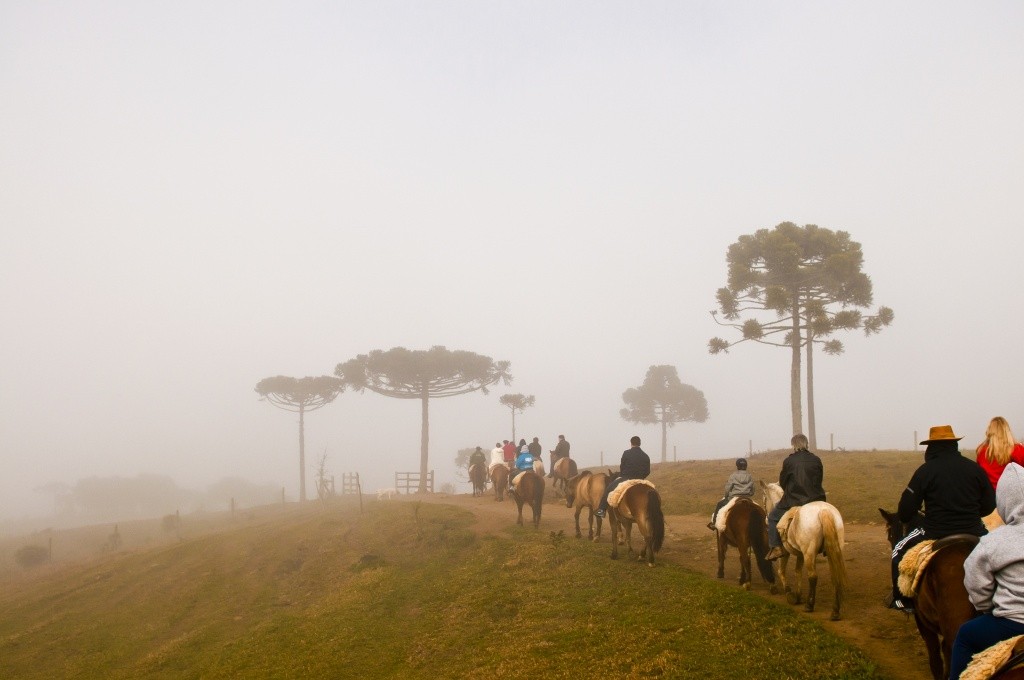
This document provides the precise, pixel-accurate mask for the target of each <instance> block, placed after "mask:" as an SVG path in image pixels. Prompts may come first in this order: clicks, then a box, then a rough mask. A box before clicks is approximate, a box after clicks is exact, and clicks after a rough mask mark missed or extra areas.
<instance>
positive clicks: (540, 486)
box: [511, 470, 544, 528]
mask: <svg viewBox="0 0 1024 680" xmlns="http://www.w3.org/2000/svg"><path fill="white" fill-rule="evenodd" d="M511 495H512V499H513V500H514V501H515V502H516V506H517V507H518V508H519V518H518V519H517V520H516V524H518V525H520V526H522V525H523V504H524V503H529V504H530V507H531V508H533V526H534V528H536V527H538V526H540V511H541V508H542V505H543V503H544V478H543V477H541V476H540V475H538V474H537V473H536V472H534V471H533V470H527V471H526V472H523V473H522V474H520V475H519V476H518V477H517V478H516V488H515V490H513V491H512V492H511Z"/></svg>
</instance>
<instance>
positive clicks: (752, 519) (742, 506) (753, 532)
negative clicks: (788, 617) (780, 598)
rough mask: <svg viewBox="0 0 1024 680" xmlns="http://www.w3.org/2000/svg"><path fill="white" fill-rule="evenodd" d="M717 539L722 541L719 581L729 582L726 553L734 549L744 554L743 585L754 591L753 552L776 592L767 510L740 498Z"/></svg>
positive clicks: (741, 568)
mask: <svg viewBox="0 0 1024 680" xmlns="http://www.w3.org/2000/svg"><path fill="white" fill-rule="evenodd" d="M723 510H724V508H723ZM715 536H716V537H717V538H718V578H725V551H726V550H727V549H728V548H729V546H730V545H732V546H736V549H737V550H738V551H739V553H740V585H741V586H742V587H743V588H744V589H745V590H750V580H751V578H752V574H751V570H750V553H751V551H753V553H754V558H755V559H756V560H757V568H758V570H759V571H760V572H761V578H763V579H764V580H765V582H766V583H770V584H771V589H772V592H773V593H774V592H775V572H774V571H772V563H771V562H769V561H768V560H766V559H765V558H764V556H765V555H766V554H768V525H767V524H766V523H765V511H764V508H762V507H761V506H760V505H758V504H757V503H755V502H754V501H753V500H751V499H749V498H745V497H740V498H737V499H736V501H735V502H734V503H733V504H732V507H731V508H730V509H729V514H728V515H727V516H726V518H725V531H717V530H716V531H715Z"/></svg>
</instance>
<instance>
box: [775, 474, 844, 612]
mask: <svg viewBox="0 0 1024 680" xmlns="http://www.w3.org/2000/svg"><path fill="white" fill-rule="evenodd" d="M761 489H762V491H763V492H764V507H765V510H766V511H767V512H768V513H770V512H771V511H772V508H774V507H775V506H776V505H777V504H778V502H779V501H780V500H781V499H782V487H781V486H779V485H778V484H776V483H774V482H772V483H771V484H765V483H764V482H763V481H762V482H761ZM787 518H788V519H789V526H788V527H787V528H786V530H785V536H784V538H783V539H782V549H783V553H782V557H781V558H779V559H780V560H781V564H780V566H779V568H778V573H779V580H780V581H782V587H783V589H784V590H785V592H786V593H787V599H788V600H789V603H790V604H800V602H801V601H802V600H803V594H804V583H803V573H802V572H803V570H804V567H805V566H806V567H807V584H808V585H807V605H806V607H805V609H806V610H807V611H809V612H813V611H814V601H815V597H816V595H817V590H818V572H817V570H816V569H815V565H814V561H815V559H816V557H817V555H818V553H820V552H824V553H825V556H826V557H827V558H828V571H829V575H830V576H831V577H832V589H833V590H834V591H835V599H834V600H833V602H832V616H831V617H830V618H831V620H832V621H838V620H839V609H840V607H841V606H842V603H843V592H844V591H845V589H846V564H845V563H844V562H843V536H844V533H843V516H842V515H840V514H839V511H838V510H836V508H835V506H834V505H831V504H830V503H826V502H825V501H814V502H813V503H807V504H806V505H798V506H795V507H793V508H791V509H790V510H788V511H787V512H786V514H785V515H783V520H782V521H780V523H779V524H780V526H782V524H783V522H784V521H786V519H787ZM780 533H781V532H780ZM791 554H792V555H796V572H797V587H796V594H794V593H793V591H792V590H791V589H790V587H789V584H787V583H786V564H787V562H788V561H789V556H790V555H791Z"/></svg>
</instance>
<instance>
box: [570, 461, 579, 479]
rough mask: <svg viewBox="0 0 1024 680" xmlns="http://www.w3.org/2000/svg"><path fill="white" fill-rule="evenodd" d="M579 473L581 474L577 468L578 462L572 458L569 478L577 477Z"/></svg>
mask: <svg viewBox="0 0 1024 680" xmlns="http://www.w3.org/2000/svg"><path fill="white" fill-rule="evenodd" d="M578 472H579V468H578V467H576V461H574V460H573V459H572V458H570V459H569V474H568V476H569V477H575V476H576V474H577V473H578Z"/></svg>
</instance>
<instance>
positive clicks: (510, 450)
mask: <svg viewBox="0 0 1024 680" xmlns="http://www.w3.org/2000/svg"><path fill="white" fill-rule="evenodd" d="M501 450H502V451H503V452H504V454H505V462H506V463H511V462H512V461H514V460H515V459H516V445H515V444H513V443H512V442H509V443H508V444H505V445H504V446H502V447H501ZM1000 472H1002V470H1000Z"/></svg>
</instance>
